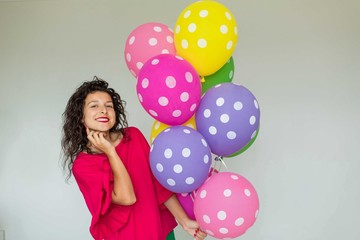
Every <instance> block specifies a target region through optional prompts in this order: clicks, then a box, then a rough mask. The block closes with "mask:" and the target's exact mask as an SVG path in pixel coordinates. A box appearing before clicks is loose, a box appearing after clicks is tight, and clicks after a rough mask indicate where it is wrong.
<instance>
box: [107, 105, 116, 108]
mask: <svg viewBox="0 0 360 240" xmlns="http://www.w3.org/2000/svg"><path fill="white" fill-rule="evenodd" d="M106 107H108V108H114V106H113V105H108V106H106Z"/></svg>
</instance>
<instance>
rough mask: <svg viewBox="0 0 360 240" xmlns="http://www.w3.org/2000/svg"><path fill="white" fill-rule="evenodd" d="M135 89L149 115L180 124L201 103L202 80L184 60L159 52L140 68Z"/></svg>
mask: <svg viewBox="0 0 360 240" xmlns="http://www.w3.org/2000/svg"><path fill="white" fill-rule="evenodd" d="M136 91H137V96H138V99H139V101H140V103H141V105H142V106H143V108H144V109H145V110H146V111H147V112H148V113H149V114H150V116H152V117H153V118H155V119H156V120H158V121H160V122H162V123H165V124H167V125H171V126H173V125H181V124H183V123H185V122H186V121H187V120H189V119H190V118H191V117H192V116H193V115H194V113H195V111H196V109H197V107H198V105H199V104H200V99H201V82H200V78H199V76H198V74H197V73H196V71H195V69H194V67H193V66H192V65H191V64H190V63H188V62H187V61H186V60H184V59H182V58H181V57H178V56H174V55H171V54H160V55H157V56H155V57H153V58H150V59H149V60H148V61H147V62H146V63H145V64H144V66H143V67H142V69H141V71H140V72H139V76H138V81H137V84H136Z"/></svg>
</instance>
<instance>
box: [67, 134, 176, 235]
mask: <svg viewBox="0 0 360 240" xmlns="http://www.w3.org/2000/svg"><path fill="white" fill-rule="evenodd" d="M126 134H127V138H123V139H122V140H121V142H120V144H119V145H118V146H116V152H117V153H118V155H119V157H120V159H121V161H122V162H123V164H124V166H125V167H126V169H127V171H128V173H129V175H130V177H131V181H132V183H133V186H134V191H135V194H136V199H137V200H136V203H135V204H134V205H131V206H122V205H118V204H114V203H112V190H113V187H114V179H113V174H112V170H111V166H110V163H109V160H108V158H107V157H106V155H105V154H93V155H92V154H85V153H80V154H79V155H78V157H77V158H76V160H75V161H74V165H73V169H72V170H73V174H74V177H75V179H76V182H77V184H78V186H79V188H80V191H81V192H82V194H83V196H84V199H85V202H86V205H87V207H88V209H89V211H90V213H91V215H92V219H91V226H90V233H91V235H92V236H93V237H94V239H96V240H98V239H101V240H102V239H104V238H105V239H116V240H119V239H121V240H122V239H133V240H140V239H148V240H155V239H156V240H158V239H165V237H166V234H168V233H169V232H170V231H171V230H172V229H173V228H174V227H175V226H176V221H175V219H174V217H173V216H172V215H171V213H170V212H169V210H168V209H167V208H166V207H165V206H164V204H163V203H164V202H165V201H166V200H168V199H169V198H170V197H171V196H172V194H173V193H172V192H170V191H169V190H167V189H166V188H164V187H163V186H162V185H161V184H160V183H159V182H158V181H157V180H156V179H155V177H154V176H153V174H152V172H151V169H150V163H149V153H150V150H149V149H150V147H149V144H148V142H147V141H146V139H145V137H144V136H143V134H142V133H141V132H140V131H139V130H138V129H137V128H134V127H129V128H127V129H126ZM144 216H146V218H144Z"/></svg>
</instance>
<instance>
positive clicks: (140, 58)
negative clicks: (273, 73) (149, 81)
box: [124, 22, 176, 78]
mask: <svg viewBox="0 0 360 240" xmlns="http://www.w3.org/2000/svg"><path fill="white" fill-rule="evenodd" d="M162 53H168V54H173V55H175V54H176V51H175V45H174V33H173V31H172V30H171V29H170V28H169V27H168V26H166V25H164V24H161V23H155V22H154V23H146V24H142V25H140V26H138V27H137V28H135V29H134V30H133V31H132V32H131V33H130V35H129V36H128V38H127V41H126V45H125V51H124V57H125V60H126V64H127V67H128V68H129V70H130V72H131V73H132V74H133V75H134V77H135V78H137V76H138V74H139V72H140V70H141V68H142V67H143V65H144V63H145V62H146V61H147V60H148V59H150V58H151V57H153V56H156V55H158V54H162Z"/></svg>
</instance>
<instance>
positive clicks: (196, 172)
mask: <svg viewBox="0 0 360 240" xmlns="http://www.w3.org/2000/svg"><path fill="white" fill-rule="evenodd" d="M210 159H211V152H210V148H209V145H208V144H207V143H206V141H205V139H204V138H203V137H202V135H201V134H200V133H199V132H198V131H196V130H194V129H192V128H190V127H186V126H173V127H169V128H166V129H165V130H164V131H162V132H160V133H159V134H158V135H157V137H156V138H155V139H154V141H153V143H152V145H151V151H150V167H151V170H152V172H153V174H154V176H155V177H156V179H157V180H158V181H159V182H160V183H161V184H162V185H163V186H164V187H166V188H168V189H169V190H170V191H173V192H177V193H184V192H191V191H194V190H195V189H197V188H198V187H200V186H201V185H202V184H203V183H204V181H205V180H206V179H207V176H208V173H209V169H210V165H211V161H210ZM203 194H205V195H206V193H203Z"/></svg>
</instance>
